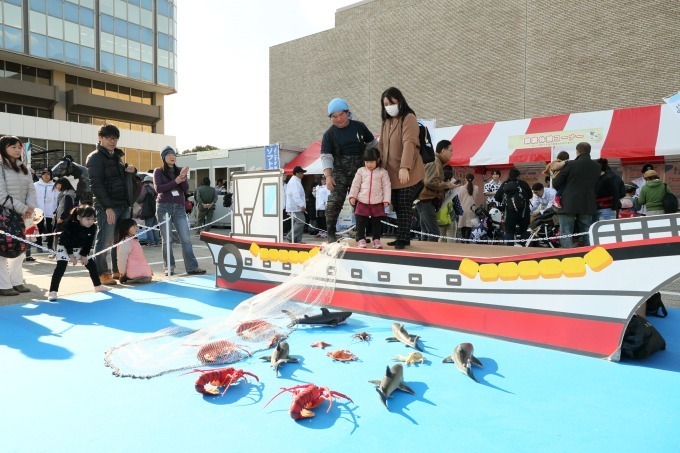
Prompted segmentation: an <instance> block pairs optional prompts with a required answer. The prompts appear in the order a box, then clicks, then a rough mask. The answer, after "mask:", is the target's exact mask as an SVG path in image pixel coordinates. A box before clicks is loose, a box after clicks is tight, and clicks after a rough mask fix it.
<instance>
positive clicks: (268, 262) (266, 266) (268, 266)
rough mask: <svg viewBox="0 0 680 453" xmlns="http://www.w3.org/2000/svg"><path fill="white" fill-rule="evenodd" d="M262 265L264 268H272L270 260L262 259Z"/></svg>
mask: <svg viewBox="0 0 680 453" xmlns="http://www.w3.org/2000/svg"><path fill="white" fill-rule="evenodd" d="M262 267H264V268H265V269H271V268H272V262H271V261H262Z"/></svg>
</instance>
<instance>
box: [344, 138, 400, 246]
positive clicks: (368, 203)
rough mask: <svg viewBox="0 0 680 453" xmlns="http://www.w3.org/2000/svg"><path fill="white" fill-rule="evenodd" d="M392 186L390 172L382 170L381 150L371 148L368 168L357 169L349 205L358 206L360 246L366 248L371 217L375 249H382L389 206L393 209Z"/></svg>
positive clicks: (366, 160)
mask: <svg viewBox="0 0 680 453" xmlns="http://www.w3.org/2000/svg"><path fill="white" fill-rule="evenodd" d="M391 192H392V187H391V186H390V175H389V174H388V173H387V170H385V169H384V168H380V151H378V149H377V148H370V149H367V150H366V151H364V166H363V167H361V168H359V170H357V173H356V175H354V181H352V187H351V189H350V190H349V203H350V204H351V205H352V206H354V207H355V208H354V216H355V217H356V220H357V234H356V240H357V243H358V244H359V247H360V248H362V249H365V248H366V224H367V223H368V218H369V217H370V218H371V230H372V231H373V248H375V249H381V248H382V244H381V243H380V233H381V231H382V223H381V222H382V220H383V219H384V218H385V207H386V206H389V204H390V198H391V195H392V194H391Z"/></svg>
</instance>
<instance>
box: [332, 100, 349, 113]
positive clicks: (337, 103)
mask: <svg viewBox="0 0 680 453" xmlns="http://www.w3.org/2000/svg"><path fill="white" fill-rule="evenodd" d="M344 110H349V104H348V103H347V101H345V100H344V99H340V98H335V99H333V100H332V101H331V102H329V103H328V116H331V115H332V114H334V113H335V112H341V111H344Z"/></svg>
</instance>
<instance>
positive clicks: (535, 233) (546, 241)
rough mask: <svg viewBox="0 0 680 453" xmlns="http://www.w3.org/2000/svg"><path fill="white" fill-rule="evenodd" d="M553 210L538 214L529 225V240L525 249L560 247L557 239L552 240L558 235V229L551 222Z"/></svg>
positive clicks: (553, 215)
mask: <svg viewBox="0 0 680 453" xmlns="http://www.w3.org/2000/svg"><path fill="white" fill-rule="evenodd" d="M555 214H556V213H555V210H554V209H553V208H550V209H548V210H546V211H545V212H544V213H543V214H540V215H539V216H538V217H536V218H535V219H534V220H533V221H532V222H531V223H530V224H529V238H528V239H527V241H526V243H525V244H524V246H525V247H550V248H556V247H559V246H560V240H559V239H553V238H554V237H556V236H559V235H560V227H559V225H556V224H555V222H554V221H553V219H554V217H555Z"/></svg>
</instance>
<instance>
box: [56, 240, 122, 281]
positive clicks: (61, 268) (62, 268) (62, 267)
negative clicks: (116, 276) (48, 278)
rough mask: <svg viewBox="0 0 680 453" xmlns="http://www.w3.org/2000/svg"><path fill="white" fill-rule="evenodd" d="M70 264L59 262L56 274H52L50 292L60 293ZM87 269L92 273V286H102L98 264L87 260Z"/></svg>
mask: <svg viewBox="0 0 680 453" xmlns="http://www.w3.org/2000/svg"><path fill="white" fill-rule="evenodd" d="M114 250H115V249H114ZM68 263H69V262H68V261H64V260H59V261H57V268H56V269H54V274H52V282H50V291H59V283H61V279H62V277H63V276H64V272H66V266H68ZM85 267H86V268H87V270H88V272H89V273H90V278H91V279H92V284H93V285H94V286H99V285H101V284H102V282H101V280H100V279H99V272H98V271H97V264H96V263H95V262H94V260H93V259H92V258H90V259H89V260H87V264H86V265H85Z"/></svg>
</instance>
